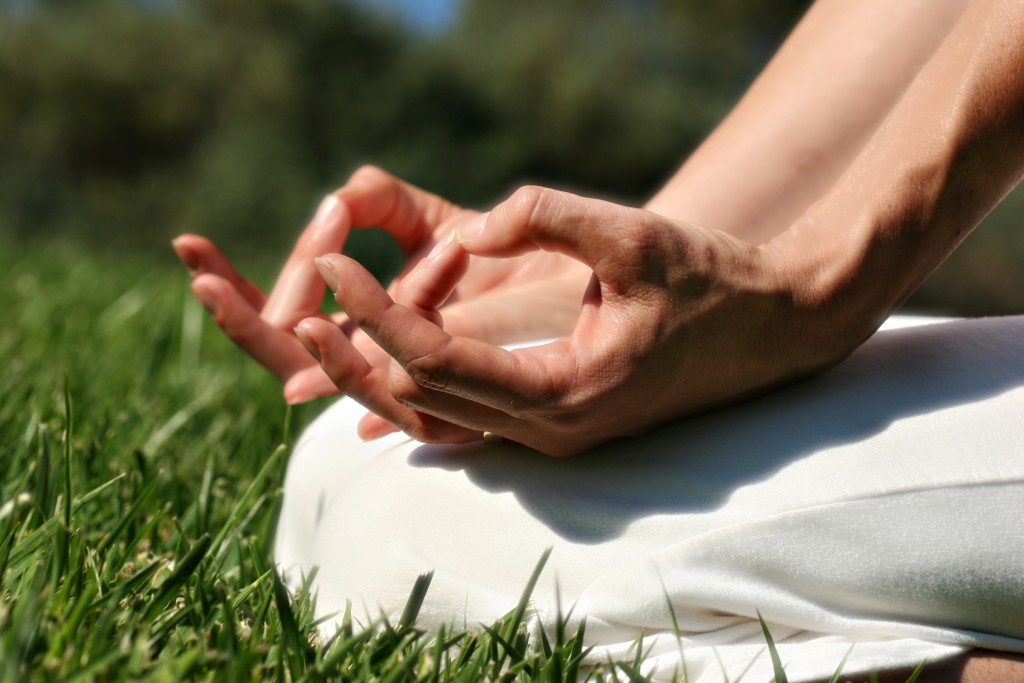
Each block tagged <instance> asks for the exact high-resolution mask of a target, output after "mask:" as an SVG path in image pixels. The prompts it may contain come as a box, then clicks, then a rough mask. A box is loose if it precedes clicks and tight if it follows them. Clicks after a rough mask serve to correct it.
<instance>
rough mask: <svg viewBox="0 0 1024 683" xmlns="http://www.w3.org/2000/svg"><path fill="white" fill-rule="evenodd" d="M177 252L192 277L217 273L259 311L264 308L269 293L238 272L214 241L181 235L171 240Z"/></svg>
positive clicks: (196, 236) (197, 236)
mask: <svg viewBox="0 0 1024 683" xmlns="http://www.w3.org/2000/svg"><path fill="white" fill-rule="evenodd" d="M171 245H172V246H173V247H174V251H175V253H177V255H178V258H180V259H181V261H182V263H184V264H185V266H186V267H187V268H188V270H189V272H190V273H191V274H192V277H197V276H199V275H202V274H206V273H208V274H210V275H216V276H218V277H221V278H223V279H225V280H227V281H228V282H229V283H230V284H231V286H232V287H234V288H235V290H237V291H238V293H239V294H241V295H242V297H244V298H245V300H246V301H247V302H248V303H249V305H250V306H252V307H253V308H255V309H256V310H257V311H258V310H261V309H262V308H263V304H264V303H265V302H266V300H267V295H266V294H264V293H263V291H262V290H261V289H260V288H259V287H257V286H256V285H254V284H253V283H251V282H249V281H248V280H246V279H245V278H244V277H242V276H241V275H239V274H238V271H236V270H235V268H234V266H232V265H231V262H230V261H229V260H228V259H227V257H225V256H224V255H223V254H222V253H220V250H218V249H217V247H216V246H214V244H213V242H211V241H210V240H208V239H206V238H205V237H200V236H199V235H190V234H185V235H179V236H178V237H175V238H174V240H172V241H171Z"/></svg>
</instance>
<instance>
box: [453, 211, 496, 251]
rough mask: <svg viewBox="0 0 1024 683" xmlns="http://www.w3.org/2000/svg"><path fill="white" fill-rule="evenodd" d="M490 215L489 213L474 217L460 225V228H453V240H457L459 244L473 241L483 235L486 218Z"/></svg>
mask: <svg viewBox="0 0 1024 683" xmlns="http://www.w3.org/2000/svg"><path fill="white" fill-rule="evenodd" d="M490 215H491V212H490V211H487V212H485V213H482V214H480V215H479V216H474V217H473V218H470V219H469V220H468V221H466V222H465V223H463V224H462V226H461V227H457V228H455V239H456V240H458V242H459V244H463V243H464V242H469V241H470V240H475V239H476V238H478V237H480V235H482V234H483V233H484V225H486V224H487V217H488V216H490Z"/></svg>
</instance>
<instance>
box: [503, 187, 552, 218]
mask: <svg viewBox="0 0 1024 683" xmlns="http://www.w3.org/2000/svg"><path fill="white" fill-rule="evenodd" d="M551 195H552V191H551V190H549V189H548V188H545V187H538V186H536V185H526V186H523V187H520V188H519V189H518V190H516V191H515V192H513V193H512V196H511V197H509V199H508V201H506V202H505V204H504V207H503V208H504V209H505V211H506V212H507V216H506V217H507V218H508V219H510V220H511V221H512V222H513V223H515V224H516V225H522V226H527V227H528V226H530V225H532V224H534V223H536V222H537V220H538V219H539V218H543V216H544V215H545V214H546V213H547V211H548V210H549V207H550V205H551Z"/></svg>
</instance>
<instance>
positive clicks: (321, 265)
mask: <svg viewBox="0 0 1024 683" xmlns="http://www.w3.org/2000/svg"><path fill="white" fill-rule="evenodd" d="M313 263H315V264H316V269H317V270H319V271H320V277H322V278H323V279H324V282H326V283H327V286H328V287H330V288H331V291H332V292H334V293H335V294H337V293H338V274H337V273H335V272H334V269H333V268H331V264H330V263H328V262H327V261H325V260H323V259H322V258H315V259H313Z"/></svg>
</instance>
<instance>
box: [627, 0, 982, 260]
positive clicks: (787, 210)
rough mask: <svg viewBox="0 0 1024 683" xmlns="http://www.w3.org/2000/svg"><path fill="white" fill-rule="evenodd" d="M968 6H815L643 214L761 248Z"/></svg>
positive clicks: (925, 1)
mask: <svg viewBox="0 0 1024 683" xmlns="http://www.w3.org/2000/svg"><path fill="white" fill-rule="evenodd" d="M964 4H965V3H964V1H963V0H945V1H942V2H937V1H936V0H913V1H907V2H901V3H895V4H894V3H889V2H884V1H883V0H870V1H866V2H848V1H847V0H820V1H819V2H817V3H816V4H815V5H814V6H813V7H812V8H811V9H810V11H809V12H808V13H807V15H806V16H805V17H804V18H803V20H802V21H801V22H800V24H799V25H798V26H797V28H796V29H795V30H794V31H793V33H792V35H791V36H790V37H789V39H787V41H786V42H785V44H784V45H783V46H782V48H781V49H780V50H779V52H778V54H777V55H776V56H775V57H774V58H773V59H772V61H771V62H770V63H769V65H768V66H767V67H766V68H765V70H764V72H763V73H762V74H761V76H760V77H758V79H757V80H756V81H755V82H754V84H753V85H752V86H751V88H750V90H749V91H748V93H747V94H746V95H745V96H744V97H743V99H742V100H741V101H740V103H739V104H738V105H737V106H736V108H735V109H734V110H733V112H732V113H731V114H730V115H729V116H728V117H727V118H726V119H725V120H724V121H723V122H722V124H721V125H720V126H719V127H718V128H717V130H715V131H714V133H713V134H712V135H711V136H710V137H709V138H708V139H707V141H706V142H705V143H704V144H703V145H702V146H701V147H700V148H699V149H698V150H697V151H696V152H695V153H694V154H693V155H692V156H691V157H690V159H689V160H688V161H687V162H686V163H685V164H684V165H683V167H682V168H681V169H680V170H679V172H678V173H677V174H676V175H675V177H673V178H672V180H670V181H669V183H668V184H667V185H666V186H665V187H664V188H663V189H662V190H661V191H660V192H659V193H658V194H657V195H656V196H655V197H654V198H653V199H652V200H651V201H650V202H649V203H648V205H647V207H646V208H649V209H651V210H653V211H655V212H658V213H661V214H663V215H667V216H670V217H672V218H676V219H679V220H685V221H688V222H692V223H698V224H701V225H707V226H709V227H713V228H716V229H718V230H722V231H724V232H728V233H730V234H733V235H735V236H737V237H740V238H742V239H745V240H747V241H750V242H753V243H755V244H759V243H761V242H764V241H767V240H768V239H770V238H771V237H773V236H774V235H776V234H777V233H779V232H781V231H782V230H784V229H785V228H786V227H787V226H788V225H790V224H791V223H792V222H793V221H794V220H795V219H796V218H798V217H799V216H800V215H801V214H802V213H803V212H804V211H805V210H806V208H807V207H808V206H809V205H810V204H811V203H812V202H814V201H815V200H817V199H818V198H820V197H821V196H822V195H823V194H824V193H825V192H826V191H827V190H828V188H829V187H830V186H831V185H832V184H833V183H834V182H835V180H836V179H837V178H838V177H839V176H840V174H841V173H842V172H843V171H844V170H845V169H846V167H847V166H848V165H849V163H850V162H851V161H852V159H853V158H854V157H855V156H856V155H857V153H858V152H859V151H860V150H861V149H862V148H863V146H864V144H865V143H866V142H867V140H868V139H869V138H870V137H871V135H872V134H873V133H874V131H875V130H876V129H877V127H878V126H879V124H880V123H881V122H882V120H883V119H884V118H885V116H886V114H887V113H888V112H889V110H890V109H891V108H892V106H893V103H894V102H896V101H897V100H898V99H899V97H900V96H901V95H902V94H903V92H904V90H905V89H906V87H907V86H908V84H909V83H910V82H911V81H912V80H913V78H914V76H915V75H916V74H917V72H918V70H919V69H920V67H921V65H922V64H924V63H925V62H927V61H928V59H929V57H930V56H931V55H932V54H933V53H934V51H935V50H936V48H937V47H938V45H939V44H940V43H941V41H942V39H943V38H944V37H945V36H946V35H947V33H948V32H949V30H950V29H951V27H952V26H953V25H954V23H955V22H956V20H957V18H958V17H959V16H960V14H961V13H962V11H963V6H964Z"/></svg>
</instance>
